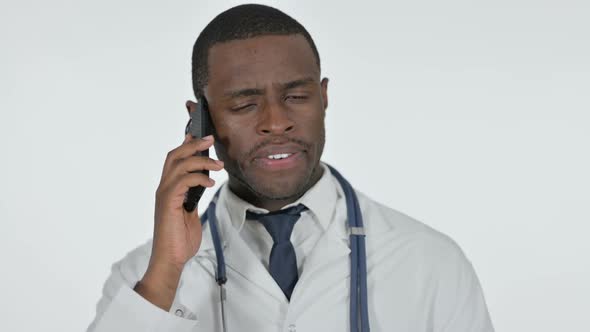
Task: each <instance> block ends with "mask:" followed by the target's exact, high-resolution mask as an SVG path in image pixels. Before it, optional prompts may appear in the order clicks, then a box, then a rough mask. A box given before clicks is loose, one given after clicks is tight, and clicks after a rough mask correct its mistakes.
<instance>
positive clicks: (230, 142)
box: [216, 121, 250, 160]
mask: <svg viewBox="0 0 590 332" xmlns="http://www.w3.org/2000/svg"><path fill="white" fill-rule="evenodd" d="M244 128H248V127H247V126H245V125H244V124H242V123H236V122H230V121H224V122H223V125H221V126H216V129H217V136H218V139H219V140H220V143H221V144H222V145H223V150H224V151H223V154H224V156H225V157H226V158H228V159H230V160H239V159H241V158H242V157H243V156H244V155H245V154H246V153H247V152H248V149H249V148H250V145H249V144H248V142H249V141H250V138H249V137H250V136H249V134H248V133H247V132H245V131H244Z"/></svg>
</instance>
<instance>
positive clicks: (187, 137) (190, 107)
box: [182, 100, 197, 144]
mask: <svg viewBox="0 0 590 332" xmlns="http://www.w3.org/2000/svg"><path fill="white" fill-rule="evenodd" d="M184 106H185V107H186V111H187V112H188V113H189V116H190V113H191V112H194V111H196V110H197V103H195V102H193V101H191V100H187V101H186V103H185V104H184ZM192 138H193V136H192V135H191V134H190V133H187V134H186V135H184V141H183V142H182V144H186V143H188V142H189V141H190V140H191V139H192Z"/></svg>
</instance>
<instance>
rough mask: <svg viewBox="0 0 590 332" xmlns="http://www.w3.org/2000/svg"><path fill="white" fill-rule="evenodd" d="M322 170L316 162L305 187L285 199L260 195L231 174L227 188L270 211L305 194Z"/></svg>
mask: <svg viewBox="0 0 590 332" xmlns="http://www.w3.org/2000/svg"><path fill="white" fill-rule="evenodd" d="M323 172H324V169H323V167H321V166H320V165H319V164H318V165H317V167H316V168H315V169H314V170H313V173H312V175H311V180H310V181H309V182H308V183H307V185H306V186H305V189H304V190H303V191H302V192H301V193H297V194H294V195H293V196H290V197H288V198H285V199H272V198H268V197H264V196H261V195H260V194H258V193H256V192H254V191H253V190H252V189H250V187H249V186H247V185H245V184H244V183H243V182H242V181H240V180H237V179H236V178H234V177H232V176H230V178H229V181H228V185H229V189H230V190H231V191H232V192H233V193H234V194H236V196H238V197H240V198H241V199H243V200H244V201H246V202H248V203H250V204H252V205H254V206H257V207H260V208H263V209H266V210H268V211H271V212H272V211H278V210H280V209H281V208H282V207H283V206H285V205H288V204H291V203H293V202H295V201H296V200H298V199H299V198H301V196H303V194H305V192H307V190H309V188H311V187H313V186H314V185H315V184H316V183H317V182H318V181H319V179H320V178H321V177H322V174H323Z"/></svg>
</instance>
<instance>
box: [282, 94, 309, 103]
mask: <svg viewBox="0 0 590 332" xmlns="http://www.w3.org/2000/svg"><path fill="white" fill-rule="evenodd" d="M307 98H308V97H307V95H287V96H286V97H285V100H290V101H295V102H297V101H304V100H306V99H307Z"/></svg>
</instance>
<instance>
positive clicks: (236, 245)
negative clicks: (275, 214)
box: [224, 227, 287, 303]
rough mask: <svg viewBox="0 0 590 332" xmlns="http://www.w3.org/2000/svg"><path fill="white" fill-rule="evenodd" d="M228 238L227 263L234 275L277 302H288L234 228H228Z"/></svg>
mask: <svg viewBox="0 0 590 332" xmlns="http://www.w3.org/2000/svg"><path fill="white" fill-rule="evenodd" d="M226 237H227V242H226V243H227V246H226V249H225V251H224V253H225V263H226V266H227V267H228V268H230V269H232V270H233V272H234V275H240V276H241V277H243V278H244V279H245V280H246V281H249V282H251V283H253V284H254V285H256V286H258V287H260V288H261V289H263V290H264V291H265V292H267V293H268V294H269V295H271V296H272V297H273V298H275V299H276V300H277V301H279V302H282V303H283V302H287V298H286V297H285V294H284V293H283V291H282V290H281V288H280V287H279V285H278V284H277V283H276V281H275V280H274V279H273V278H272V276H271V275H270V273H269V272H268V270H267V269H266V268H265V267H264V265H262V262H260V261H259V260H258V259H257V258H256V256H255V255H254V254H253V253H252V250H251V249H250V247H248V245H247V243H246V242H244V240H243V239H242V237H241V236H240V234H239V233H238V231H237V230H236V229H235V228H233V227H228V231H227V234H226ZM228 275H229V272H228ZM229 278H230V277H229V276H228V279H229Z"/></svg>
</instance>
